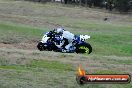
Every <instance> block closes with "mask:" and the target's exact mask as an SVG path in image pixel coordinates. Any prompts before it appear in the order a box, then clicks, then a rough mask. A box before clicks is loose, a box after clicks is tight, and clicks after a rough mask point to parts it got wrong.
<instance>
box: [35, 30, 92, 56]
mask: <svg viewBox="0 0 132 88" xmlns="http://www.w3.org/2000/svg"><path fill="white" fill-rule="evenodd" d="M47 34H48V33H46V34H44V36H43V37H42V40H41V41H40V42H39V43H38V45H37V48H38V50H40V51H56V52H62V51H61V45H63V44H64V41H63V38H62V36H58V35H55V36H52V37H51V36H48V35H47ZM89 38H90V36H88V35H75V39H74V41H73V42H72V45H71V47H70V49H69V52H70V53H74V52H76V53H83V54H90V53H91V52H92V47H91V45H90V44H89V43H87V42H85V41H86V40H87V39H89Z"/></svg>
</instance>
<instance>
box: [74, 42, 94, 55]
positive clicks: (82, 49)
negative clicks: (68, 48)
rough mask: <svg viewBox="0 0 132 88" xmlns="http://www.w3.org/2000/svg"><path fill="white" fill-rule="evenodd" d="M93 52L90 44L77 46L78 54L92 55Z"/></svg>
mask: <svg viewBox="0 0 132 88" xmlns="http://www.w3.org/2000/svg"><path fill="white" fill-rule="evenodd" d="M91 52H92V47H91V45H90V44H89V43H82V44H79V45H77V49H76V53H84V54H90V53H91Z"/></svg>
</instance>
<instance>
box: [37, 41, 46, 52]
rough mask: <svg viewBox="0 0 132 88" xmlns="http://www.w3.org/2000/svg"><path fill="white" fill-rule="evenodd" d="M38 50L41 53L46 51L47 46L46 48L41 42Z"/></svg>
mask: <svg viewBox="0 0 132 88" xmlns="http://www.w3.org/2000/svg"><path fill="white" fill-rule="evenodd" d="M37 48H38V50H40V51H43V50H45V46H44V44H43V43H42V42H39V43H38V45H37Z"/></svg>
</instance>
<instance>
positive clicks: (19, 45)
mask: <svg viewBox="0 0 132 88" xmlns="http://www.w3.org/2000/svg"><path fill="white" fill-rule="evenodd" d="M36 46H37V42H28V43H27V42H26V43H14V44H4V43H0V48H17V49H28V50H34V49H37V47H36Z"/></svg>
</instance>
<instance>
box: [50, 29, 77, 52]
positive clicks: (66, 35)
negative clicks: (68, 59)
mask: <svg viewBox="0 0 132 88" xmlns="http://www.w3.org/2000/svg"><path fill="white" fill-rule="evenodd" d="M50 32H51V31H50ZM52 34H54V35H52V36H55V35H59V36H60V37H61V40H62V42H61V44H62V45H60V47H61V51H62V52H70V47H71V46H72V42H73V41H74V39H75V37H74V34H73V33H71V32H69V31H66V30H65V29H63V28H56V29H54V30H53V31H52Z"/></svg>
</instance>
